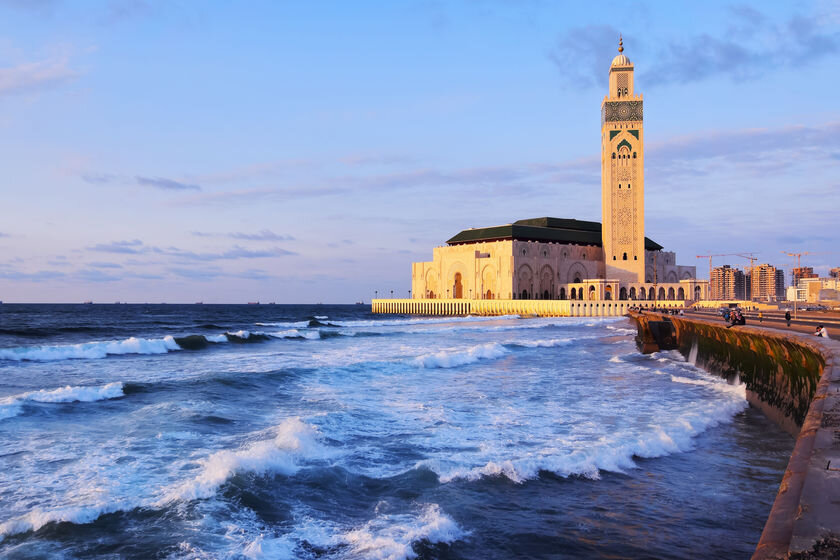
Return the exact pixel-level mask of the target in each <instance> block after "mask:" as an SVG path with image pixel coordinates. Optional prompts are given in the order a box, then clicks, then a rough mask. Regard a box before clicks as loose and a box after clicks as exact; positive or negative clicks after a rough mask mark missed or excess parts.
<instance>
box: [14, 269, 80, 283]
mask: <svg viewBox="0 0 840 560" xmlns="http://www.w3.org/2000/svg"><path fill="white" fill-rule="evenodd" d="M64 276H65V274H64V273H63V272H60V271H58V270H40V271H38V272H21V271H16V270H10V271H2V270H0V278H5V279H6V280H25V281H27V282H44V281H47V280H54V279H56V278H63V277H64Z"/></svg>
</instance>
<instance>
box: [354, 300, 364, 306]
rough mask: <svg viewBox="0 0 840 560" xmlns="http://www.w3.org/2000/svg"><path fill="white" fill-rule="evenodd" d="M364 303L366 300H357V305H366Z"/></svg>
mask: <svg viewBox="0 0 840 560" xmlns="http://www.w3.org/2000/svg"><path fill="white" fill-rule="evenodd" d="M364 304H365V302H363V301H357V302H356V305H364Z"/></svg>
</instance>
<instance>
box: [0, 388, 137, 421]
mask: <svg viewBox="0 0 840 560" xmlns="http://www.w3.org/2000/svg"><path fill="white" fill-rule="evenodd" d="M122 396H124V393H123V384H122V383H121V382H119V381H117V382H114V383H108V384H107V385H102V386H99V387H71V386H70V385H67V386H66V387H60V388H58V389H52V390H47V389H41V390H40V391H31V392H29V393H21V394H20V395H13V396H11V397H6V398H3V399H0V420H2V419H4V418H11V417H12V416H17V415H19V414H21V413H22V412H23V406H22V405H23V403H25V402H27V401H28V402H39V403H72V402H94V401H103V400H106V399H115V398H118V397H122Z"/></svg>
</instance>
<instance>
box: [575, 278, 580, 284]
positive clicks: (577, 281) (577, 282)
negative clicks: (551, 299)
mask: <svg viewBox="0 0 840 560" xmlns="http://www.w3.org/2000/svg"><path fill="white" fill-rule="evenodd" d="M575 284H580V276H575Z"/></svg>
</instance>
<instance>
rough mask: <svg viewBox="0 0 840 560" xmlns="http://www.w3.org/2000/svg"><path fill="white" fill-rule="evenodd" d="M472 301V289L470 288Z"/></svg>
mask: <svg viewBox="0 0 840 560" xmlns="http://www.w3.org/2000/svg"><path fill="white" fill-rule="evenodd" d="M470 299H472V288H470Z"/></svg>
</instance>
